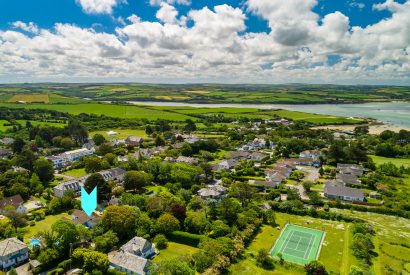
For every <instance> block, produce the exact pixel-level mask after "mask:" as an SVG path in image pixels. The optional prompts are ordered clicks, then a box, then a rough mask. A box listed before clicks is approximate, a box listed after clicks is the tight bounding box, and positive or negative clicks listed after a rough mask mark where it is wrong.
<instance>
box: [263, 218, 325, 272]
mask: <svg viewBox="0 0 410 275" xmlns="http://www.w3.org/2000/svg"><path fill="white" fill-rule="evenodd" d="M324 236H325V233H324V232H323V231H320V230H316V229H311V228H306V227H302V226H298V225H292V224H287V225H286V226H285V228H284V229H283V230H282V232H281V233H280V235H279V238H278V240H277V241H276V243H275V245H274V247H273V248H272V250H271V254H272V256H274V257H277V255H278V253H282V256H283V259H284V260H285V261H289V262H292V263H296V264H301V265H305V264H307V263H309V262H310V261H311V260H316V259H317V258H318V257H319V253H320V247H321V246H322V240H323V238H324Z"/></svg>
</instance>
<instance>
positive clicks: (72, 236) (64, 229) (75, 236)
mask: <svg viewBox="0 0 410 275" xmlns="http://www.w3.org/2000/svg"><path fill="white" fill-rule="evenodd" d="M51 230H52V231H53V233H55V235H56V237H57V239H58V248H59V250H60V251H62V252H63V253H67V252H68V250H69V248H70V245H71V244H73V243H76V242H78V241H79V237H80V235H79V233H78V231H77V228H76V226H75V224H74V223H72V222H71V221H64V220H59V221H56V222H55V223H53V225H52V226H51Z"/></svg>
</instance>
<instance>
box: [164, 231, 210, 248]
mask: <svg viewBox="0 0 410 275" xmlns="http://www.w3.org/2000/svg"><path fill="white" fill-rule="evenodd" d="M205 238H206V237H205V236H204V235H197V234H192V233H187V232H182V231H174V232H172V233H170V234H169V235H168V239H169V240H170V241H173V242H176V243H182V244H186V245H189V246H194V247H198V245H199V242H200V241H202V240H203V239H205Z"/></svg>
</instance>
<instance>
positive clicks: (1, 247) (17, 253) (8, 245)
mask: <svg viewBox="0 0 410 275" xmlns="http://www.w3.org/2000/svg"><path fill="white" fill-rule="evenodd" d="M27 260H28V247H27V245H26V244H25V243H23V242H22V241H20V240H19V239H17V238H9V239H5V240H2V241H0V267H1V268H2V269H3V270H8V269H10V268H11V267H15V266H19V265H21V264H23V263H24V262H26V261H27Z"/></svg>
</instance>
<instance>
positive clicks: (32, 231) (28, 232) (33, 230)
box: [23, 213, 71, 242]
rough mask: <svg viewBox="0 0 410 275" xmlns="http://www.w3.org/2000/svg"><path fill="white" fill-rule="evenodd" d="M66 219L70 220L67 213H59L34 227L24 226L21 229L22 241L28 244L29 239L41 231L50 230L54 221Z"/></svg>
mask: <svg viewBox="0 0 410 275" xmlns="http://www.w3.org/2000/svg"><path fill="white" fill-rule="evenodd" d="M63 217H66V218H70V217H71V216H70V215H69V214H67V213H61V214H58V215H49V216H47V217H46V218H45V219H44V220H41V221H38V222H36V224H35V225H34V226H26V227H24V228H23V230H24V231H25V232H24V241H25V242H28V241H29V239H30V238H31V237H33V236H35V235H37V234H38V233H39V232H41V231H45V230H50V229H51V225H52V224H53V223H55V222H56V221H59V220H61V218H63Z"/></svg>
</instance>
